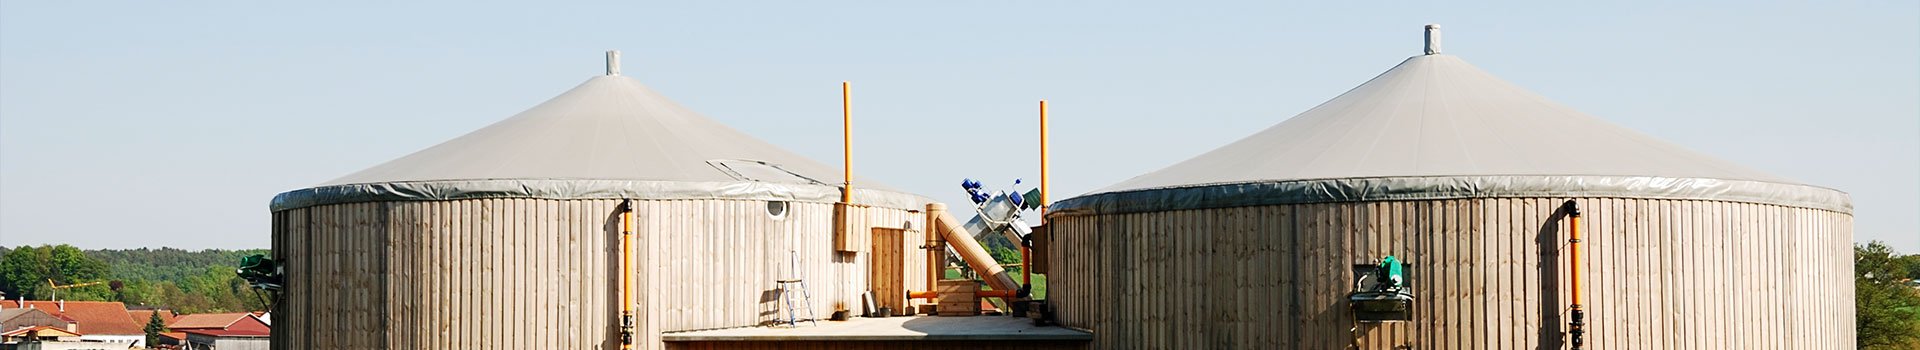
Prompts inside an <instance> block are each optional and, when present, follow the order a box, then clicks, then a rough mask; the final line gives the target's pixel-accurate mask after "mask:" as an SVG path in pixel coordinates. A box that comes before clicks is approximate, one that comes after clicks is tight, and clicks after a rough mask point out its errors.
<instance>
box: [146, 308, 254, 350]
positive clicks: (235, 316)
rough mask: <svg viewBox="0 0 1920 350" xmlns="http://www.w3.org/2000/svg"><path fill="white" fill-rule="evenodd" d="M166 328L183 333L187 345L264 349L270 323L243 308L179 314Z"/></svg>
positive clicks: (204, 347)
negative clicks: (219, 312) (224, 311)
mask: <svg viewBox="0 0 1920 350" xmlns="http://www.w3.org/2000/svg"><path fill="white" fill-rule="evenodd" d="M167 328H168V329H170V330H172V331H174V332H181V333H185V334H186V345H187V346H186V348H187V349H236V348H256V347H257V348H260V349H265V348H266V344H267V342H268V339H267V338H268V336H269V335H270V334H271V332H272V327H270V326H268V325H267V322H266V320H263V319H261V315H258V314H254V313H247V312H235V313H224V314H196V315H183V316H180V317H179V318H176V319H174V321H173V323H172V324H168V325H167Z"/></svg>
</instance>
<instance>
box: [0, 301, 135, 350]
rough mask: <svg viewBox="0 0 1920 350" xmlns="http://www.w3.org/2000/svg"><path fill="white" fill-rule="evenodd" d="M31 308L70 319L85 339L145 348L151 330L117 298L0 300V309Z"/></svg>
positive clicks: (74, 331)
mask: <svg viewBox="0 0 1920 350" xmlns="http://www.w3.org/2000/svg"><path fill="white" fill-rule="evenodd" d="M23 308H31V309H36V310H40V311H41V312H45V313H47V314H49V315H52V316H54V317H58V318H61V319H63V320H69V321H71V322H72V323H73V325H74V329H71V330H68V331H69V332H71V333H75V334H79V339H80V340H82V341H91V342H107V343H123V344H128V345H130V346H135V347H144V346H146V342H147V332H146V330H145V329H144V327H143V326H144V325H145V324H144V323H134V322H133V318H130V317H127V315H128V314H127V305H126V304H122V303H120V302H117V301H66V300H61V301H45V300H26V301H24V302H22V301H20V300H0V310H8V309H23Z"/></svg>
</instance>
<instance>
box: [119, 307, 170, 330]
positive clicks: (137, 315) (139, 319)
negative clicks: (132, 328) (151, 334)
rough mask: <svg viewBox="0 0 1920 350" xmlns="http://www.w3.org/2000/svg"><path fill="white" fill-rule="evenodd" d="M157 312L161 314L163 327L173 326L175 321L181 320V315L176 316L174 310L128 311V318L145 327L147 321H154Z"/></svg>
mask: <svg viewBox="0 0 1920 350" xmlns="http://www.w3.org/2000/svg"><path fill="white" fill-rule="evenodd" d="M156 312H157V313H160V324H163V325H165V324H172V323H173V320H175V319H178V318H180V315H176V314H174V313H173V310H165V309H161V310H127V318H131V319H133V323H138V324H140V325H141V326H145V325H146V324H147V320H151V319H153V314H154V313H156ZM141 329H145V328H144V327H143V328H141Z"/></svg>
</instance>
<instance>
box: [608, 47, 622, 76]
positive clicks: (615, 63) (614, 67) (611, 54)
mask: <svg viewBox="0 0 1920 350" xmlns="http://www.w3.org/2000/svg"><path fill="white" fill-rule="evenodd" d="M607 75H620V50H607Z"/></svg>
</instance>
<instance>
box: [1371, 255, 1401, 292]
mask: <svg viewBox="0 0 1920 350" xmlns="http://www.w3.org/2000/svg"><path fill="white" fill-rule="evenodd" d="M1402 273H1403V272H1402V270H1401V268H1400V259H1398V258H1394V257H1393V256H1392V255H1388V256H1387V257H1386V258H1385V259H1380V274H1381V276H1380V277H1381V278H1380V280H1381V281H1382V283H1380V284H1379V285H1378V286H1377V287H1378V288H1379V289H1380V290H1383V291H1397V290H1400V287H1401V286H1402V283H1404V282H1405V281H1406V279H1404V278H1401V274H1402Z"/></svg>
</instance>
